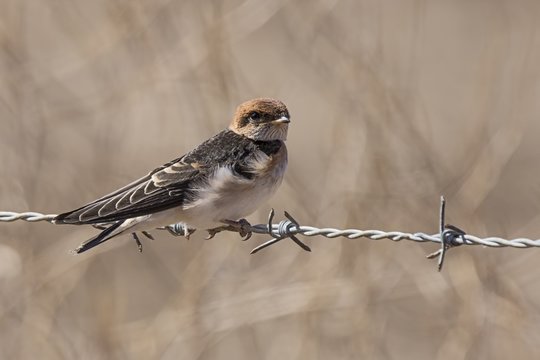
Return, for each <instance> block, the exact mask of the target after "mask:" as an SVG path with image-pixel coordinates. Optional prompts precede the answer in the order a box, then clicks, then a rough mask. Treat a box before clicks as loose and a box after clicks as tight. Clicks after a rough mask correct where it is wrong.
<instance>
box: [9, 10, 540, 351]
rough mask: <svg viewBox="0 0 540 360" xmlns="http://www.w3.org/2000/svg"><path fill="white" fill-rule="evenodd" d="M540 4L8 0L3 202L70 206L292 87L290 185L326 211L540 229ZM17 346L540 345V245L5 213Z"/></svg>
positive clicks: (322, 221) (280, 206)
mask: <svg viewBox="0 0 540 360" xmlns="http://www.w3.org/2000/svg"><path fill="white" fill-rule="evenodd" d="M539 18H540V3H539V2H538V1H534V0H518V1H513V0H499V1H488V0H476V1H443V0H434V1H421V0H404V1H399V2H397V1H388V0H386V1H380V0H361V1H353V0H348V1H345V0H343V1H339V0H328V1H322V0H321V1H307V0H296V1H263V0H246V1H242V0H229V1H181V0H158V1H139V0H137V1H133V0H129V1H128V0H114V1H107V0H93V1H82V0H76V1H65V0H56V1H55V0H44V1H27V0H0V161H1V166H0V209H1V210H12V211H26V210H32V211H40V212H45V213H58V212H61V211H65V210H69V209H72V208H74V207H76V206H78V205H81V204H83V203H85V202H87V201H90V200H92V199H94V198H96V197H97V196H100V195H103V194H104V193H107V192H109V191H111V190H113V189H115V188H117V187H119V186H121V185H124V184H125V183H126V182H128V181H131V180H133V179H135V178H136V177H139V176H141V175H143V174H145V173H146V172H147V171H148V170H150V169H152V168H153V167H154V166H157V165H160V164H162V163H163V162H165V161H167V160H170V159H173V158H175V157H177V156H179V155H181V154H182V153H184V152H185V151H187V150H189V149H191V148H192V147H193V146H195V145H196V144H198V143H199V142H200V141H202V140H203V139H205V138H207V137H209V136H210V135H212V134H214V133H215V132H217V131H219V130H220V129H222V128H223V127H225V126H226V125H227V123H228V122H229V119H230V117H231V115H232V112H233V111H234V108H235V106H236V105H237V104H238V103H239V102H241V101H243V100H246V99H249V98H253V97H258V96H270V97H276V98H279V99H281V100H283V101H284V102H285V103H286V104H287V105H288V106H289V109H290V111H291V114H292V117H293V123H292V126H291V128H290V136H289V140H288V146H289V154H290V163H289V164H290V167H289V170H288V172H287V175H286V180H285V182H284V184H283V186H282V187H281V189H280V191H279V193H278V194H277V195H276V196H275V197H274V198H273V199H272V201H271V202H270V203H268V204H265V206H263V207H262V208H261V209H260V211H259V212H258V213H256V214H254V215H252V216H251V217H250V220H251V221H252V222H253V223H259V222H263V221H264V220H265V218H266V214H267V212H268V210H269V208H270V207H275V208H276V209H277V210H278V211H282V210H288V211H290V212H291V213H292V214H294V216H295V217H296V218H297V219H298V220H299V221H301V222H302V223H304V224H306V225H314V226H319V227H338V228H345V227H353V228H360V229H367V228H375V229H384V230H402V231H425V232H435V231H436V228H437V212H438V199H439V195H440V194H445V195H446V196H447V199H448V202H449V207H448V216H449V218H448V221H449V222H450V223H452V224H455V225H458V226H460V227H462V228H464V229H465V230H467V231H468V232H471V233H474V234H477V235H480V236H486V235H496V236H502V237H506V238H512V237H521V236H523V237H529V238H536V237H539V236H540V219H539V215H538V213H539V209H540V197H539V196H538V195H539V193H540V170H539V166H538V158H539V155H540V146H539V145H538V144H539V141H538V137H539V135H540V121H539V117H540V101H539V99H540V70H539V66H538V64H540V37H539V35H538V34H539V30H540V22H539V21H538V19H539ZM0 227H1V230H2V231H1V232H0V358H2V359H15V358H20V359H32V358H40V359H76V358H78V359H99V358H115V359H116V358H118V359H156V358H160V359H508V358H513V359H534V358H539V357H540V350H539V347H538V343H539V341H538V340H540V339H539V338H540V284H539V282H540V269H539V270H537V269H536V266H537V265H538V263H539V260H540V252H539V251H538V250H535V249H528V250H516V249H486V248H481V247H468V248H457V249H455V250H452V251H451V252H450V253H449V256H448V258H447V263H446V266H445V269H444V271H443V273H441V274H439V273H437V272H436V269H435V263H434V262H432V261H428V260H426V259H425V258H424V256H425V255H426V254H427V253H430V252H432V251H434V249H435V248H436V246H435V245H434V244H415V243H411V242H401V243H392V242H389V241H386V240H383V241H378V242H373V241H369V240H362V239H360V240H354V241H353V240H344V239H332V240H331V239H325V238H310V239H307V242H308V243H310V244H311V246H312V249H313V252H312V253H310V254H309V253H305V252H303V251H301V250H300V249H299V248H298V247H296V246H295V245H294V244H292V243H281V244H279V245H276V246H274V247H271V248H269V249H267V250H265V251H263V252H261V253H259V254H257V255H254V256H250V255H249V251H250V249H251V248H252V247H254V246H255V245H256V244H259V243H260V242H262V241H264V240H265V239H266V238H265V237H263V236H254V237H253V238H252V239H251V240H250V241H248V242H240V241H239V238H238V237H237V236H235V235H234V234H220V235H218V236H217V237H216V238H215V239H214V240H212V241H206V242H205V241H203V240H202V235H203V234H201V233H200V232H199V234H198V236H194V237H193V238H192V240H190V241H185V240H184V239H179V238H172V237H171V236H169V235H168V234H166V233H164V232H159V233H157V232H156V233H155V234H154V235H155V236H156V237H157V240H156V241H154V242H150V241H145V242H144V245H145V247H144V252H143V254H139V253H137V249H136V246H135V245H134V243H133V241H132V240H131V239H129V238H127V237H123V238H119V239H115V241H111V242H109V243H106V244H105V245H103V246H100V247H99V248H97V249H96V250H95V251H91V252H88V253H85V254H83V255H80V256H72V255H70V254H69V250H70V249H73V248H75V247H76V246H77V245H78V244H79V243H80V242H81V241H83V240H85V239H86V238H88V237H90V236H92V234H94V233H95V230H94V229H92V228H85V227H67V226H66V227H62V226H52V225H50V224H46V223H35V224H29V223H23V222H18V223H11V224H0Z"/></svg>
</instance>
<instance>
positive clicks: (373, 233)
mask: <svg viewBox="0 0 540 360" xmlns="http://www.w3.org/2000/svg"><path fill="white" fill-rule="evenodd" d="M445 207H446V201H445V199H444V197H442V196H441V206H440V212H439V229H438V230H439V231H438V233H436V234H432V235H430V234H425V233H422V232H417V233H405V232H401V231H381V230H359V229H345V230H340V229H334V228H316V227H313V226H302V225H300V224H299V223H298V221H296V220H295V219H294V218H293V217H292V216H291V214H289V213H288V212H286V211H285V212H284V215H285V218H286V220H282V221H281V222H279V223H278V224H274V223H273V221H274V216H275V211H274V209H272V210H271V211H270V213H269V215H268V221H267V222H266V223H265V224H257V225H249V223H247V222H246V223H247V224H246V223H242V224H240V226H231V227H229V228H227V229H224V230H226V231H234V232H240V231H242V232H244V233H246V232H249V233H254V234H265V235H269V236H271V237H272V238H271V239H270V240H268V241H266V242H264V243H263V244H261V245H259V246H257V247H255V248H254V249H253V250H252V251H251V253H252V254H255V253H257V252H259V251H261V250H262V249H264V248H267V247H269V246H270V245H273V244H275V243H278V242H280V241H281V240H284V239H291V241H293V242H294V243H296V244H297V245H298V246H300V247H301V248H302V249H303V250H305V251H311V249H310V247H309V246H307V245H306V244H305V243H303V242H302V241H300V240H299V239H298V237H297V235H303V236H324V237H327V238H330V239H333V238H336V237H345V238H347V239H351V240H352V239H358V238H367V239H371V240H381V239H389V240H392V241H401V240H409V241H416V242H434V243H438V244H439V245H440V248H439V250H437V251H436V252H434V253H432V254H430V255H428V256H427V257H428V258H429V259H432V258H435V257H438V262H437V266H438V269H439V271H441V270H442V266H443V264H444V259H445V256H446V253H447V251H448V249H450V248H452V247H456V246H461V245H483V246H487V247H494V248H502V247H514V248H520V249H524V248H531V247H540V240H532V239H527V238H516V239H510V240H508V239H503V238H499V237H487V238H480V237H477V236H474V235H470V234H467V233H466V232H465V231H463V230H461V229H460V228H458V227H456V226H453V225H449V224H446V223H445ZM55 217H56V215H54V214H47V215H44V214H41V213H37V212H23V213H17V212H11V211H0V222H12V221H16V220H24V221H29V222H37V221H47V222H50V223H52V222H53V219H54V218H55ZM103 225H105V224H97V225H94V226H95V227H96V228H98V229H103ZM158 229H159V230H166V231H168V232H169V233H170V234H172V235H174V236H186V237H188V238H189V235H190V234H192V233H193V231H194V229H190V228H187V227H186V226H185V225H184V224H181V223H179V224H172V225H169V226H165V227H161V228H158ZM216 233H217V232H216ZM142 234H143V235H145V236H146V237H148V238H152V236H151V235H150V234H149V233H147V232H142ZM214 235H215V234H214ZM134 238H135V239H136V240H135V241H136V243H137V246H138V247H139V248H141V247H142V244H141V245H140V239H139V238H138V237H134ZM137 239H139V241H138V242H137Z"/></svg>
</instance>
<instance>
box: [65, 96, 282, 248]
mask: <svg viewBox="0 0 540 360" xmlns="http://www.w3.org/2000/svg"><path fill="white" fill-rule="evenodd" d="M289 123H290V116H289V111H288V110H287V107H286V106H285V104H283V103H282V102H281V101H279V100H274V99H267V98H261V99H253V100H250V101H246V102H244V103H243V104H241V105H240V106H238V108H237V109H236V113H235V115H234V118H233V120H232V122H231V124H230V126H229V128H228V129H225V130H223V131H221V132H219V133H218V134H216V135H215V136H213V137H211V138H210V139H208V140H206V141H205V142H203V143H202V144H200V145H199V146H197V147H196V148H195V149H193V150H191V151H190V152H188V153H187V154H185V155H184V156H182V157H180V158H178V159H175V160H173V161H171V162H169V163H167V164H165V165H163V166H160V167H158V168H157V169H155V170H153V171H151V172H150V173H149V174H148V175H146V176H144V177H142V178H140V179H138V180H136V181H134V182H132V183H130V184H129V185H126V186H124V187H122V188H120V189H118V190H116V191H114V192H112V193H110V194H108V195H105V196H103V197H101V198H99V199H97V200H95V201H93V202H91V203H89V204H87V205H84V206H82V207H80V208H78V209H76V210H73V211H69V212H66V213H63V214H60V215H58V216H56V217H55V218H54V223H55V224H72V225H82V224H93V225H96V224H99V225H101V226H102V227H103V231H102V232H101V233H100V234H98V235H97V236H95V237H93V238H91V239H89V240H87V241H85V242H84V243H82V244H81V245H80V246H79V247H78V248H77V249H76V250H75V252H77V253H81V252H83V251H86V250H88V249H91V248H93V247H94V246H97V245H99V244H101V243H103V242H105V241H107V240H109V239H111V238H113V237H115V236H118V235H120V234H122V233H132V234H133V236H134V238H135V240H136V241H137V243H138V244H139V249H141V247H140V246H141V245H140V242H139V239H138V237H137V235H136V232H142V233H143V234H145V235H146V236H149V237H151V236H150V235H149V234H148V233H147V232H146V230H150V229H154V228H156V227H160V226H166V225H170V224H173V223H182V224H184V235H185V236H186V237H189V235H190V234H191V233H192V232H193V231H195V229H205V230H208V231H209V233H210V235H209V237H213V235H215V233H217V232H219V231H220V230H223V229H227V227H235V228H236V229H240V231H239V232H240V234H241V235H243V236H246V237H249V236H250V234H249V232H248V231H246V230H245V229H248V228H249V223H248V222H247V221H246V220H245V219H244V217H245V216H248V215H250V214H251V213H253V212H254V211H255V210H256V209H257V207H258V206H259V205H260V204H261V203H263V202H264V201H266V200H268V199H269V197H270V196H271V195H272V194H273V193H274V192H275V191H276V189H277V188H278V186H279V185H280V184H281V181H282V179H283V175H284V173H285V169H286V167H287V148H286V146H285V142H284V141H285V140H286V138H287V130H288V125H289Z"/></svg>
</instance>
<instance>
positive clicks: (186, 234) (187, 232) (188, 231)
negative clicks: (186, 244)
mask: <svg viewBox="0 0 540 360" xmlns="http://www.w3.org/2000/svg"><path fill="white" fill-rule="evenodd" d="M195 230H196V229H192V228H188V227H187V226H184V237H185V238H186V240H189V237H190V236H191V234H193V233H194V232H195Z"/></svg>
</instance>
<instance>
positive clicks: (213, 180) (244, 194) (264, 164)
mask: <svg viewBox="0 0 540 360" xmlns="http://www.w3.org/2000/svg"><path fill="white" fill-rule="evenodd" d="M249 165H250V168H252V169H253V170H254V174H255V175H254V177H253V178H252V179H246V178H244V177H240V176H238V175H237V174H235V173H234V171H233V170H232V168H230V167H228V166H224V167H220V168H218V169H216V171H215V173H214V175H213V176H211V177H210V180H209V181H208V183H207V184H205V185H204V186H202V187H201V188H200V189H199V190H198V193H197V199H196V200H195V201H193V202H192V203H190V204H188V205H186V206H184V207H183V209H182V210H181V211H180V212H181V213H179V214H178V215H179V217H181V219H179V221H182V222H185V223H187V224H188V225H189V226H191V227H194V228H199V229H201V228H202V229H208V228H212V227H216V226H219V225H221V220H238V219H240V218H243V217H246V216H248V215H250V214H251V213H253V212H254V211H255V210H256V209H257V208H258V207H259V206H260V205H261V204H262V203H264V202H266V201H267V200H268V199H269V198H270V197H271V196H272V195H273V194H274V192H275V191H276V190H277V188H278V187H279V185H280V184H281V181H282V179H283V175H284V173H285V169H286V167H287V150H286V148H285V145H283V146H282V147H281V149H280V150H279V151H278V153H276V154H274V155H273V156H267V155H266V154H264V153H263V152H259V153H257V154H256V156H254V157H253V161H252V163H251V164H249Z"/></svg>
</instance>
